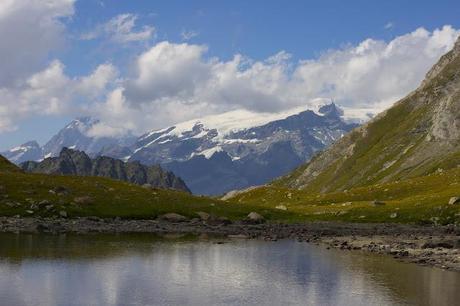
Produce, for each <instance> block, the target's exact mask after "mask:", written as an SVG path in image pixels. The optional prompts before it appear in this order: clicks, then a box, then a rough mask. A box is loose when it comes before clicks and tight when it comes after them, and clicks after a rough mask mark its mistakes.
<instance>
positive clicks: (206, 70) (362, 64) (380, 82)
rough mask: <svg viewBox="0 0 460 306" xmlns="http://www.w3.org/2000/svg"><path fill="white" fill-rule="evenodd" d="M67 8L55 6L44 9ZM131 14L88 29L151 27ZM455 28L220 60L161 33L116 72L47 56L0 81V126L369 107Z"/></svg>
mask: <svg viewBox="0 0 460 306" xmlns="http://www.w3.org/2000/svg"><path fill="white" fill-rule="evenodd" d="M29 1H32V0H29ZM32 2H33V1H32ZM32 2H31V3H32ZM54 2H56V3H58V1H57V0H55V1H54ZM54 2H53V1H47V2H41V3H54ZM61 2H63V1H61ZM11 3H13V2H11ZM14 3H16V2H14ZM67 3H71V1H67ZM2 6H4V7H7V6H8V5H5V4H4V2H2V3H1V4H0V20H1V18H2V15H1V14H7V15H11V14H12V13H11V12H9V10H2ZM10 6H13V5H11V4H10ZM71 11H72V10H69V11H66V10H64V9H62V8H61V9H60V10H56V12H55V13H54V15H53V14H51V16H61V15H62V14H64V16H68V15H69V14H71ZM5 12H6V13H5ZM46 14H48V12H47V13H46ZM46 14H45V15H46ZM50 18H51V19H47V20H51V21H52V24H53V27H56V29H58V30H57V32H56V33H58V32H59V31H62V29H60V27H62V24H60V23H59V21H57V20H54V19H53V18H56V17H50ZM135 22H136V16H134V15H130V14H124V15H120V16H117V17H116V18H114V19H112V20H111V21H109V22H108V23H106V24H105V25H104V26H103V27H102V28H101V29H103V30H102V31H103V32H102V33H103V34H100V33H101V32H98V34H97V35H107V36H108V37H110V39H113V40H114V41H118V42H129V41H141V40H145V39H147V38H148V37H151V36H152V35H153V33H154V29H153V28H151V29H150V28H143V29H140V30H139V29H138V30H136V29H135ZM0 25H1V21H0ZM0 29H1V26H0ZM109 29H110V30H109ZM98 31H101V30H98ZM459 33H460V32H459V31H458V30H456V29H454V28H452V27H450V26H445V27H443V28H441V29H436V30H434V31H431V32H430V31H427V30H426V29H423V28H420V29H417V30H415V31H413V32H411V33H408V34H406V35H402V36H399V37H396V38H394V39H393V40H391V41H389V42H386V41H381V40H375V39H367V40H364V41H362V42H361V43H359V44H357V45H347V46H345V47H342V48H340V49H336V50H328V51H325V52H324V53H323V54H321V55H320V56H319V57H317V58H314V59H306V60H300V61H294V60H292V57H291V56H290V55H289V54H288V53H287V52H285V51H281V52H279V53H277V54H274V55H273V56H271V57H269V58H267V59H265V60H253V59H250V58H248V57H245V56H244V55H241V54H236V55H234V56H233V57H232V58H231V59H228V60H222V59H219V58H216V57H209V56H208V47H207V46H205V45H197V44H191V43H187V42H183V43H173V42H168V41H163V42H159V43H156V44H155V45H153V46H151V47H150V48H148V49H146V50H144V51H143V52H142V53H141V54H139V55H137V56H136V57H135V58H134V60H133V62H132V63H133V64H132V67H129V68H130V69H127V70H128V71H130V74H127V75H122V76H120V75H119V72H118V69H117V68H116V67H114V66H113V65H112V64H110V63H105V64H102V65H100V66H98V67H96V68H95V69H94V71H93V72H92V73H90V74H89V75H86V76H79V77H69V76H68V75H66V73H65V66H64V64H63V63H61V62H60V61H58V60H55V61H52V62H51V63H49V65H48V66H47V67H44V68H43V69H41V70H40V69H39V70H35V71H33V72H32V73H29V74H28V75H27V76H25V77H22V78H18V80H21V81H20V82H15V83H14V84H8V85H5V84H2V83H0V132H2V131H7V130H11V129H14V128H15V125H16V124H17V122H18V121H19V120H21V119H23V118H27V117H28V116H31V115H33V114H34V113H37V112H40V113H41V114H43V113H45V114H63V113H66V114H74V115H75V116H77V115H82V114H87V115H92V116H94V117H97V118H99V119H101V123H100V124H98V125H96V126H95V127H94V128H93V129H92V130H91V131H90V132H89V133H90V134H91V135H92V136H116V135H121V134H124V133H126V132H127V131H131V132H134V133H142V132H145V131H146V130H148V129H152V128H162V127H165V126H167V125H171V124H174V123H177V122H180V121H183V120H189V119H193V118H196V117H200V116H203V115H209V114H214V113H219V112H223V111H229V110H234V109H241V108H243V109H248V110H253V111H257V112H277V111H281V110H286V109H290V108H294V107H298V106H305V107H315V106H316V103H318V101H324V99H318V98H333V99H334V101H336V102H337V103H338V104H340V105H341V106H343V107H345V108H346V109H347V110H352V111H355V113H356V114H364V115H366V114H368V113H376V112H379V111H381V110H383V109H385V108H387V107H389V106H391V105H392V103H394V102H395V101H397V100H398V99H399V98H401V97H403V96H404V95H406V94H407V93H408V92H409V91H411V90H413V89H415V88H416V87H417V86H418V84H419V83H420V82H421V80H422V79H423V77H424V75H425V73H426V72H427V71H428V69H429V68H430V67H431V66H432V65H433V64H434V63H435V62H436V61H437V60H438V59H439V57H440V56H441V55H442V54H444V53H446V52H447V51H448V50H449V49H451V48H452V46H453V44H454V42H455V40H456V38H457V37H458V35H459ZM1 52H4V51H3V50H1V51H0V53H1Z"/></svg>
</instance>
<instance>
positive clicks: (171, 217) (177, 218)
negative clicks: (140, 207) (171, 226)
mask: <svg viewBox="0 0 460 306" xmlns="http://www.w3.org/2000/svg"><path fill="white" fill-rule="evenodd" d="M158 218H159V219H160V220H165V221H168V222H184V221H187V217H185V216H182V215H179V214H176V213H167V214H164V215H161V216H159V217H158Z"/></svg>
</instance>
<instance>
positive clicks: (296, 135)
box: [2, 103, 357, 194]
mask: <svg viewBox="0 0 460 306" xmlns="http://www.w3.org/2000/svg"><path fill="white" fill-rule="evenodd" d="M343 118H344V116H343V111H342V110H341V109H340V108H339V107H337V106H336V105H335V104H334V103H331V104H323V105H322V106H320V107H318V108H317V109H315V110H307V109H305V108H298V109H294V110H290V111H288V112H281V113H277V114H273V113H265V114H264V113H262V114H261V113H255V112H251V111H247V110H236V111H230V112H226V113H222V114H218V115H213V116H206V117H203V118H200V119H196V120H190V121H187V122H182V123H179V124H176V125H174V126H171V127H167V128H164V129H160V130H155V131H151V132H148V133H146V134H144V135H142V136H140V137H139V138H137V139H133V137H125V138H95V137H90V136H88V130H89V129H90V128H91V127H92V126H93V125H94V124H97V123H98V122H99V121H98V120H95V119H91V118H79V119H75V120H73V121H72V122H71V123H69V124H68V125H67V126H66V127H65V128H64V129H62V130H61V131H59V133H58V134H57V135H55V136H54V137H53V138H52V139H51V140H50V141H49V142H48V143H47V144H45V145H44V146H43V147H42V148H40V147H39V146H38V144H36V145H35V146H31V145H23V146H21V147H18V148H15V149H16V150H15V151H13V150H10V151H8V152H6V153H2V154H4V156H6V157H7V158H9V159H10V160H12V161H14V162H15V163H21V162H24V161H26V160H40V159H43V158H46V157H51V156H57V155H59V152H60V151H61V150H62V148H63V147H67V148H70V149H75V150H80V151H85V152H86V153H87V154H89V155H90V156H92V157H95V156H97V155H105V156H109V157H113V158H118V159H123V160H125V161H139V162H141V163H143V164H145V165H148V166H150V165H154V164H160V165H162V166H163V167H165V168H166V169H168V170H171V171H173V172H174V173H175V174H176V175H178V176H180V177H181V178H182V179H184V181H185V182H186V184H187V186H189V188H190V189H191V190H192V192H194V193H198V194H220V193H224V192H226V191H229V190H232V189H239V188H244V187H248V186H251V185H258V184H263V183H266V182H268V181H270V180H272V179H274V178H275V177H278V176H280V175H283V174H286V173H288V172H289V171H291V170H292V169H294V168H295V167H297V166H298V165H300V164H302V163H304V162H305V161H307V160H309V159H310V158H311V157H312V156H313V154H315V152H317V151H319V150H322V149H324V148H325V147H327V146H329V145H330V144H331V143H333V142H334V141H335V140H337V139H339V138H341V137H342V136H343V135H344V134H345V133H347V132H348V131H350V130H351V129H352V128H354V127H355V126H357V124H354V123H347V122H346V121H345V120H344V119H343ZM32 147H33V148H34V149H33V150H34V151H32ZM19 148H22V149H19ZM29 148H30V149H29ZM40 150H41V152H40ZM32 152H34V154H32Z"/></svg>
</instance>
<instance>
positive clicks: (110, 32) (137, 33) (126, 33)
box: [81, 14, 155, 44]
mask: <svg viewBox="0 0 460 306" xmlns="http://www.w3.org/2000/svg"><path fill="white" fill-rule="evenodd" d="M137 19H138V16H137V15H134V14H120V15H117V16H115V17H113V18H112V19H110V20H109V21H108V22H107V23H105V24H102V25H99V26H97V27H96V29H95V30H94V31H91V32H88V33H85V34H83V35H82V36H81V39H83V40H92V39H96V38H98V37H106V38H108V39H109V40H111V41H112V42H116V43H122V44H126V43H129V42H139V41H147V40H150V39H151V38H152V37H153V36H154V34H155V27H153V26H147V25H145V26H143V27H142V28H141V29H138V30H136V29H135V28H136V21H137Z"/></svg>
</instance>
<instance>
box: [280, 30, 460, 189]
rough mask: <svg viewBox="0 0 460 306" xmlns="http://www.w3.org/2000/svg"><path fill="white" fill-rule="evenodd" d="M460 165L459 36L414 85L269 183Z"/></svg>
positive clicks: (335, 185) (354, 180)
mask: <svg viewBox="0 0 460 306" xmlns="http://www.w3.org/2000/svg"><path fill="white" fill-rule="evenodd" d="M459 165H460V38H459V39H458V40H457V42H456V44H455V47H454V48H453V50H451V51H450V52H449V53H447V54H446V55H444V56H442V57H441V59H440V60H439V61H438V63H437V64H436V65H434V66H433V68H432V69H431V70H430V71H429V72H428V73H427V75H426V78H425V80H424V81H423V82H422V84H421V85H420V86H419V88H417V89H416V90H415V91H413V92H411V93H410V94H409V95H408V96H406V97H405V98H403V99H401V100H400V101H398V102H397V103H395V104H394V106H393V107H391V108H390V109H388V110H387V111H385V112H383V113H382V114H380V115H378V116H377V117H375V118H374V119H373V120H371V121H370V122H368V123H367V124H365V125H363V126H361V127H359V128H356V129H354V130H353V131H352V132H351V133H349V134H347V135H346V136H344V137H343V138H342V139H341V140H339V141H337V142H336V143H335V144H334V145H332V146H331V147H330V148H329V149H327V150H325V151H324V152H321V153H320V154H318V155H317V156H315V157H314V158H313V159H312V160H311V161H310V162H309V163H307V164H306V165H303V166H301V167H299V168H297V169H296V170H295V171H293V172H292V173H290V174H289V175H287V176H285V177H282V178H281V179H279V180H277V181H275V182H274V183H273V184H275V185H280V186H285V187H289V188H299V189H306V190H310V191H312V192H318V191H320V192H329V191H339V190H345V189H349V188H351V187H357V186H365V185H370V184H375V183H381V182H388V181H396V180H400V179H405V178H409V177H415V176H421V175H427V174H430V173H432V172H435V171H442V170H443V169H444V170H445V169H450V168H453V167H458V166H459Z"/></svg>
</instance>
